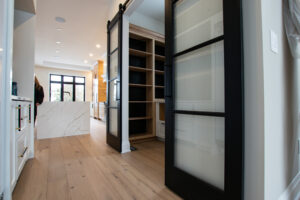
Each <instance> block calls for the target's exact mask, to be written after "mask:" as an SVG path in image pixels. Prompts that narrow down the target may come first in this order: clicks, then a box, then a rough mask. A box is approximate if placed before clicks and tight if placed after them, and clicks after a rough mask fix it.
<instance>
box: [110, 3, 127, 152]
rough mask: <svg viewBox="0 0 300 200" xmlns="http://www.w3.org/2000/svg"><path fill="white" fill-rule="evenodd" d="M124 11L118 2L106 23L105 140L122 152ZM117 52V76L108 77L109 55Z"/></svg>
mask: <svg viewBox="0 0 300 200" xmlns="http://www.w3.org/2000/svg"><path fill="white" fill-rule="evenodd" d="M123 12H124V6H122V5H121V4H120V6H119V12H118V13H117V14H116V16H115V17H114V18H113V19H112V20H111V21H108V23H107V30H108V31H107V80H108V81H107V114H106V119H107V120H106V142H107V144H109V145H110V146H111V147H113V148H114V149H115V150H117V151H119V152H122V145H121V142H122V98H121V97H122V90H121V88H122V80H121V78H122V17H123ZM115 26H117V28H118V36H117V37H118V46H117V48H116V49H111V30H112V29H113V28H114V27H115ZM115 53H117V54H118V74H117V77H110V70H111V56H112V55H113V54H115ZM112 81H116V88H117V89H116V101H117V106H111V102H110V99H111V98H110V97H111V95H113V94H111V93H110V89H111V88H110V83H111V82H112ZM110 109H116V110H117V119H113V120H117V136H115V135H113V134H111V127H110Z"/></svg>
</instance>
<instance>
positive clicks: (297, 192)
mask: <svg viewBox="0 0 300 200" xmlns="http://www.w3.org/2000/svg"><path fill="white" fill-rule="evenodd" d="M297 199H300V172H299V173H298V174H297V175H296V177H295V178H294V179H293V181H292V182H291V183H290V184H289V186H288V187H287V188H286V189H285V191H284V192H283V193H282V194H281V195H280V197H279V198H278V200H297Z"/></svg>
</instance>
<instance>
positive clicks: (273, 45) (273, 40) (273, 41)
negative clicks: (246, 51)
mask: <svg viewBox="0 0 300 200" xmlns="http://www.w3.org/2000/svg"><path fill="white" fill-rule="evenodd" d="M270 34H271V50H272V51H273V52H274V53H276V54H278V53H279V47H278V36H277V34H276V33H275V32H274V31H273V30H271V31H270Z"/></svg>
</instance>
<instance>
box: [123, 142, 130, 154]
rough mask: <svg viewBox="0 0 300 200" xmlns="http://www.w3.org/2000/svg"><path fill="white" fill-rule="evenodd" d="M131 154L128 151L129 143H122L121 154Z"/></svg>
mask: <svg viewBox="0 0 300 200" xmlns="http://www.w3.org/2000/svg"><path fill="white" fill-rule="evenodd" d="M128 152H131V150H130V143H129V141H128V140H127V141H122V153H128Z"/></svg>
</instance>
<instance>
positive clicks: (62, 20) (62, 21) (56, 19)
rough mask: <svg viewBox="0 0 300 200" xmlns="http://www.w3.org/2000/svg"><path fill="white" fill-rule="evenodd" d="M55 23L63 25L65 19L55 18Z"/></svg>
mask: <svg viewBox="0 0 300 200" xmlns="http://www.w3.org/2000/svg"><path fill="white" fill-rule="evenodd" d="M55 21H57V22H59V23H65V22H66V19H65V18H63V17H55Z"/></svg>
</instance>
